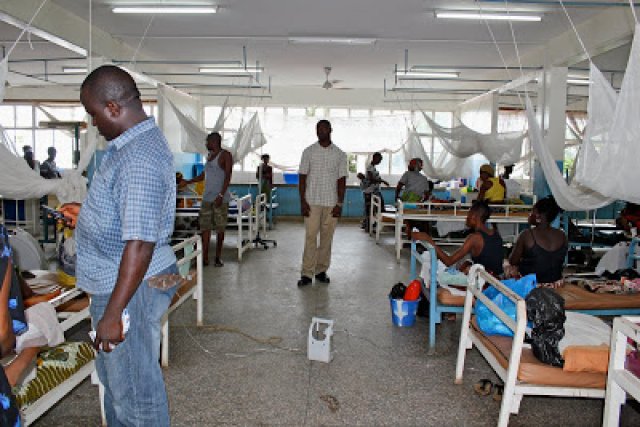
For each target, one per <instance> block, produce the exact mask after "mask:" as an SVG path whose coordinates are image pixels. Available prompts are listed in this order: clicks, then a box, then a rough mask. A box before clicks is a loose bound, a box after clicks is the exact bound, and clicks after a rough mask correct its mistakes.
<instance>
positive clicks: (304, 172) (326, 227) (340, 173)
mask: <svg viewBox="0 0 640 427" xmlns="http://www.w3.org/2000/svg"><path fill="white" fill-rule="evenodd" d="M316 134H317V135H318V142H317V143H315V144H313V145H310V146H309V147H307V148H306V149H305V150H304V151H303V152H302V160H300V170H299V171H298V173H299V175H300V186H299V191H300V207H301V210H302V216H304V226H305V242H304V254H303V256H302V277H301V278H300V280H298V286H299V287H303V286H307V285H310V284H311V281H312V280H311V278H312V277H313V275H315V277H316V281H318V282H321V283H329V282H330V280H329V276H327V270H328V269H329V265H330V263H331V243H332V242H333V232H334V231H335V229H336V225H337V224H338V218H340V216H341V215H342V204H343V202H344V195H345V188H346V181H347V155H346V154H345V153H344V151H342V150H341V149H339V148H338V147H336V146H335V145H334V144H333V143H332V142H331V123H329V121H328V120H320V121H319V122H318V124H317V125H316ZM318 234H320V244H318Z"/></svg>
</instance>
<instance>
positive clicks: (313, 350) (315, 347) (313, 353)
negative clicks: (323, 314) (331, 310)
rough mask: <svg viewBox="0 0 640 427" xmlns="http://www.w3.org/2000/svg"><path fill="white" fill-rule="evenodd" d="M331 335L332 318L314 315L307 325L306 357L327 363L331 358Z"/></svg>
mask: <svg viewBox="0 0 640 427" xmlns="http://www.w3.org/2000/svg"><path fill="white" fill-rule="evenodd" d="M332 336H333V320H328V319H321V318H319V317H314V318H312V319H311V326H309V339H308V347H307V357H308V358H309V360H317V361H318V362H325V363H329V362H331V359H332V354H331V337H332Z"/></svg>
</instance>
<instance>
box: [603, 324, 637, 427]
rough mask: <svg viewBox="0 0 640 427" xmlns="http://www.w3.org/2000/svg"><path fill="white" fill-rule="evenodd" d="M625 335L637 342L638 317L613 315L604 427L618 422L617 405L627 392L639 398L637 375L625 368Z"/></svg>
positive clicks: (621, 403)
mask: <svg viewBox="0 0 640 427" xmlns="http://www.w3.org/2000/svg"><path fill="white" fill-rule="evenodd" d="M628 339H630V340H631V341H634V342H635V343H636V344H640V317H617V318H615V319H613V332H612V333H611V345H610V347H609V348H610V349H611V355H610V357H609V371H608V373H607V392H606V395H605V399H604V416H603V420H602V425H603V426H604V427H617V426H618V425H620V407H621V406H622V405H624V403H625V401H626V400H627V394H629V395H631V396H632V397H633V398H634V399H635V400H636V401H640V378H638V377H637V376H636V375H634V374H633V373H631V372H630V371H628V370H627V369H625V359H626V357H627V352H626V350H627V347H628V345H627V343H628V341H627V340H628Z"/></svg>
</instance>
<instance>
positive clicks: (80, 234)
mask: <svg viewBox="0 0 640 427" xmlns="http://www.w3.org/2000/svg"><path fill="white" fill-rule="evenodd" d="M175 211H176V181H175V174H174V168H173V154H172V153H171V151H170V150H169V146H168V145H167V140H166V139H165V138H164V135H162V132H160V129H158V127H157V126H156V123H155V121H154V119H153V118H149V119H147V120H145V121H143V122H140V123H138V124H137V125H136V126H134V127H132V128H130V129H128V130H127V131H125V132H124V133H122V134H121V135H120V136H119V137H117V138H115V139H114V140H112V141H111V142H110V143H109V146H108V147H107V150H106V153H105V156H104V157H103V159H102V162H101V164H100V167H99V168H98V170H97V171H96V173H95V175H94V177H93V180H92V182H91V187H90V189H89V194H88V195H87V199H86V200H85V201H84V203H83V204H82V209H81V210H80V216H79V217H78V224H77V226H76V232H75V237H76V242H77V249H78V259H77V267H76V276H77V284H78V287H79V288H81V289H83V290H85V291H86V292H88V293H90V294H95V295H105V294H110V293H111V292H112V290H113V288H114V287H115V284H116V280H117V277H118V270H119V268H120V259H121V258H122V253H123V251H124V246H125V244H126V243H127V241H129V240H142V241H145V242H154V243H155V244H156V245H155V249H154V251H153V257H152V258H151V264H150V265H149V268H148V270H147V272H146V274H145V278H146V277H150V276H153V275H154V274H157V273H159V272H160V271H162V270H164V269H165V268H167V267H169V266H171V265H172V264H173V263H175V262H176V257H175V254H174V253H173V249H172V248H171V246H170V245H169V239H170V237H171V234H172V233H173V224H174V217H175Z"/></svg>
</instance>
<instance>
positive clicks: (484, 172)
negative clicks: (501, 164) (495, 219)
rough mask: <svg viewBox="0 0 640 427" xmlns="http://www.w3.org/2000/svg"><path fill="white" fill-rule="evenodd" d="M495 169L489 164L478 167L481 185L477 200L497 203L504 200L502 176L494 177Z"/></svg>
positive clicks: (504, 190) (504, 188) (504, 186)
mask: <svg viewBox="0 0 640 427" xmlns="http://www.w3.org/2000/svg"><path fill="white" fill-rule="evenodd" d="M494 175H495V171H494V170H493V167H492V166H491V165H490V164H488V163H487V164H485V165H482V166H481V167H480V179H481V180H482V185H481V186H480V188H479V190H480V193H478V200H484V201H486V202H487V203H493V204H499V203H503V202H504V197H505V193H506V191H507V190H506V185H505V183H504V180H503V179H502V178H499V177H498V178H496V177H495V176H494Z"/></svg>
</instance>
